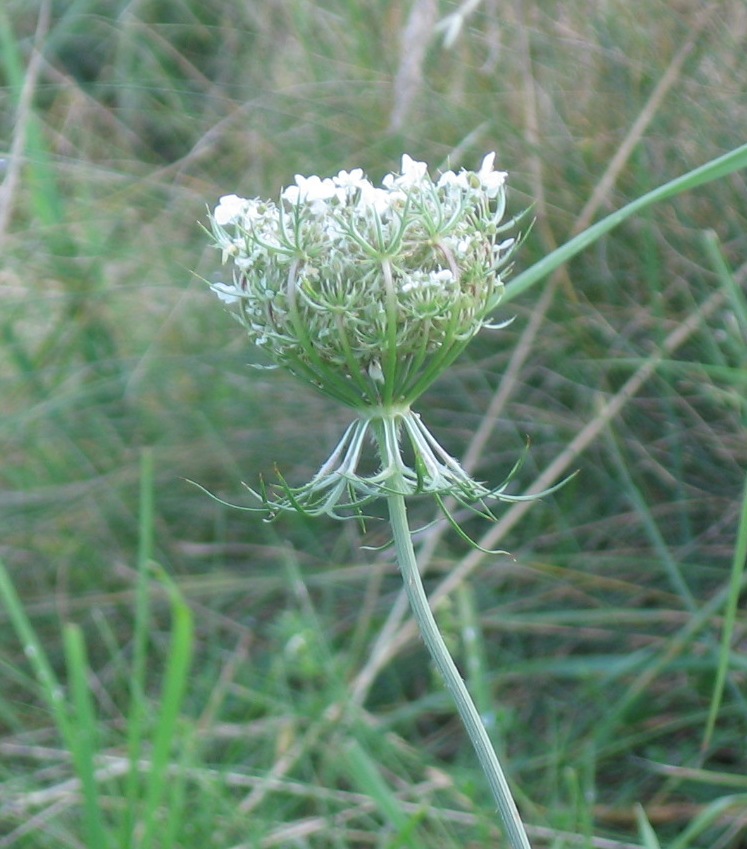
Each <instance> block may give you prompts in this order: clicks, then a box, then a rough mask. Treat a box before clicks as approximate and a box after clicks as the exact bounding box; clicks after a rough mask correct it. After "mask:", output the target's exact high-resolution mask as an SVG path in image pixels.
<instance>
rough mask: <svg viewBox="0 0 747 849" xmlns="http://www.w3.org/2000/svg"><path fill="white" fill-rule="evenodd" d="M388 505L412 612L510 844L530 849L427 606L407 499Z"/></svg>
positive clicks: (490, 747) (517, 848) (396, 497)
mask: <svg viewBox="0 0 747 849" xmlns="http://www.w3.org/2000/svg"><path fill="white" fill-rule="evenodd" d="M387 505H388V508H389V520H390V522H391V526H392V534H393V539H394V547H395V551H396V553H397V562H398V564H399V568H400V572H401V574H402V581H403V583H404V586H405V592H406V593H407V599H408V601H409V602H410V609H411V610H412V612H413V615H414V617H415V620H416V622H417V623H418V627H419V629H420V633H421V635H422V637H423V641H424V642H425V645H426V647H427V649H428V651H429V653H430V655H431V658H432V659H433V662H434V663H435V665H436V667H437V668H438V671H439V672H440V673H441V675H442V677H443V679H444V683H445V684H446V687H447V689H448V690H449V692H450V693H451V695H452V698H453V699H454V703H455V705H456V708H457V711H458V712H459V716H460V718H461V720H462V723H463V725H464V728H465V730H466V731H467V734H468V736H469V739H470V741H471V742H472V746H473V748H474V750H475V752H476V754H477V757H478V759H479V761H480V765H481V766H482V770H483V772H484V773H485V777H486V778H487V780H488V784H489V786H490V790H491V793H492V794H493V798H494V799H495V802H496V804H497V806H498V812H499V814H500V817H501V821H502V823H503V827H504V830H505V832H506V836H507V838H508V841H509V844H510V845H511V847H512V849H531V847H530V845H529V838H528V837H527V833H526V830H525V829H524V824H523V823H522V821H521V817H520V816H519V811H518V810H517V808H516V803H515V802H514V799H513V796H512V795H511V790H510V788H509V786H508V782H507V781H506V776H505V774H504V772H503V768H502V767H501V764H500V761H499V760H498V756H497V755H496V753H495V749H494V748H493V745H492V743H491V742H490V738H489V737H488V733H487V731H486V730H485V725H484V723H483V721H482V719H481V717H480V714H479V713H478V710H477V708H476V707H475V703H474V702H473V701H472V697H471V696H470V694H469V690H467V687H466V686H465V683H464V681H463V680H462V676H461V675H460V674H459V670H458V669H457V667H456V664H455V663H454V661H453V660H452V657H451V655H450V654H449V650H448V648H447V647H446V643H445V642H444V639H443V637H442V636H441V632H440V631H439V629H438V625H437V624H436V620H435V618H434V617H433V613H432V612H431V608H430V605H429V604H428V599H427V597H426V594H425V588H424V587H423V582H422V580H421V578H420V571H419V569H418V565H417V561H416V558H415V551H414V549H413V546H412V538H411V536H410V528H409V524H408V521H407V510H406V505H405V499H404V497H403V496H402V495H400V494H398V493H392V494H391V495H389V496H388V497H387Z"/></svg>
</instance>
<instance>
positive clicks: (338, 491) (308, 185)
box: [210, 154, 551, 849]
mask: <svg viewBox="0 0 747 849" xmlns="http://www.w3.org/2000/svg"><path fill="white" fill-rule="evenodd" d="M493 160H494V155H493V154H488V156H486V157H485V158H484V159H483V161H482V164H481V166H480V168H479V169H478V170H477V171H465V170H462V171H459V172H458V173H455V172H453V171H446V172H444V173H443V174H441V175H440V177H439V178H438V179H437V180H434V179H432V178H431V176H430V175H429V173H428V169H427V167H426V165H425V163H423V162H416V161H414V160H413V159H411V158H410V157H409V156H404V157H403V158H402V168H401V173H399V174H388V175H387V176H386V177H385V178H384V180H383V181H382V184H381V186H380V187H375V186H374V185H373V184H372V183H371V182H369V180H368V179H367V178H366V177H364V175H363V172H362V170H361V169H354V170H353V171H350V172H348V171H340V172H339V173H338V174H337V176H336V177H331V178H324V179H321V178H319V177H316V176H312V177H302V176H300V175H297V176H296V179H295V185H293V186H289V187H287V188H286V189H285V190H284V191H283V192H282V193H281V195H280V198H279V200H278V202H277V203H275V202H273V201H266V200H261V199H259V198H254V199H246V198H240V197H238V196H237V195H226V196H224V197H222V198H221V200H220V203H219V204H218V206H217V207H216V208H215V210H214V212H213V214H212V216H211V220H210V223H211V229H212V235H213V239H214V244H215V246H216V247H217V248H219V249H220V251H221V253H222V256H223V261H224V262H226V261H228V260H229V259H230V260H231V263H232V265H233V279H232V281H231V282H217V283H213V284H212V285H211V288H212V290H213V291H214V292H215V294H216V295H218V297H219V298H220V299H221V300H222V301H223V302H224V303H226V304H229V305H232V307H233V308H234V309H235V312H234V315H235V317H236V318H237V319H238V321H239V322H240V324H241V325H242V326H243V327H244V329H245V331H246V333H247V334H248V336H249V339H250V341H252V342H253V343H254V344H255V345H256V346H257V347H258V348H260V349H261V350H263V351H264V352H265V353H266V354H267V356H268V358H269V359H270V361H271V362H272V363H273V364H274V365H276V366H280V367H283V368H285V369H287V370H288V371H290V372H291V373H292V374H294V375H296V377H298V378H299V379H301V380H302V381H304V382H305V383H307V384H309V385H311V386H313V387H314V388H315V389H316V390H318V391H319V392H322V393H323V394H324V395H326V396H327V397H330V398H334V399H335V400H336V401H339V402H341V403H342V404H344V405H345V406H347V407H348V408H350V409H351V410H352V411H353V412H354V414H355V418H354V420H353V421H352V423H351V424H350V425H349V426H348V427H347V429H346V430H345V432H344V434H343V435H342V438H341V439H340V441H339V442H338V444H337V446H336V447H335V448H334V450H333V451H332V453H331V454H330V456H329V458H328V459H327V460H326V461H325V462H324V463H323V464H322V466H321V468H320V469H319V471H318V472H317V473H316V474H315V475H314V476H313V477H312V479H311V480H310V481H308V483H306V484H303V485H301V486H291V485H290V484H288V483H287V482H286V481H285V480H284V479H283V478H282V477H280V482H279V485H276V486H274V487H268V486H266V485H265V484H264V483H261V485H260V487H259V489H258V490H250V491H251V492H252V493H253V494H254V495H255V496H256V497H257V498H258V499H259V500H260V501H261V502H262V508H261V509H263V510H265V511H267V514H268V515H269V517H270V518H273V517H274V516H276V515H277V514H278V513H281V512H283V511H298V512H300V513H302V514H304V515H307V516H317V515H322V514H324V515H328V516H332V517H334V518H346V517H348V516H349V515H351V514H352V515H362V514H363V511H364V509H365V508H366V506H367V505H369V504H370V503H371V502H373V501H374V500H377V499H380V498H383V499H385V500H386V502H387V505H388V511H389V520H390V523H391V528H392V538H393V544H394V549H395V552H396V557H397V561H398V564H399V568H400V571H401V573H402V578H403V581H404V585H405V590H406V592H407V596H408V599H409V602H410V606H411V608H412V611H413V615H414V616H415V618H416V620H417V622H418V625H419V626H420V630H421V633H422V635H423V639H424V641H425V643H426V646H427V648H428V651H429V652H430V654H431V657H432V658H433V661H434V663H435V664H436V666H437V667H438V669H439V671H440V673H441V675H442V676H443V679H444V681H445V683H446V686H447V687H448V689H449V691H450V692H451V694H452V696H453V698H454V701H455V703H456V706H457V710H458V712H459V715H460V717H461V719H462V722H463V723H464V727H465V729H466V731H467V733H468V735H469V738H470V740H471V741H472V745H473V746H474V749H475V751H476V753H477V756H478V759H479V761H480V764H481V766H482V768H483V771H484V772H485V775H486V777H487V780H488V783H489V785H490V789H491V791H492V794H493V797H494V798H495V801H496V803H497V806H498V810H499V813H500V816H501V821H502V823H503V826H504V828H505V831H506V834H507V836H508V839H509V843H510V845H511V849H530V846H529V841H528V839H527V835H526V831H525V830H524V827H523V825H522V822H521V818H520V817H519V813H518V811H517V808H516V805H515V803H514V801H513V798H512V796H511V792H510V790H509V787H508V784H507V781H506V778H505V775H504V773H503V770H502V768H501V765H500V763H499V761H498V757H497V755H496V753H495V751H494V749H493V747H492V745H491V743H490V739H489V737H488V734H487V731H486V730H485V726H484V725H483V723H482V720H481V718H480V715H479V713H478V711H477V709H476V708H475V705H474V703H473V701H472V699H471V697H470V695H469V692H468V690H467V688H466V686H465V684H464V682H463V681H462V678H461V676H460V675H459V671H458V670H457V668H456V665H455V664H454V661H453V660H452V658H451V656H450V655H449V652H448V650H447V648H446V645H445V643H444V641H443V638H442V637H441V634H440V632H439V630H438V626H437V624H436V621H435V619H434V617H433V614H432V612H431V610H430V607H429V605H428V600H427V597H426V594H425V590H424V588H423V584H422V581H421V578H420V574H419V571H418V566H417V562H416V559H415V553H414V549H413V544H412V539H411V534H410V529H409V525H408V520H407V511H406V504H405V499H406V498H408V497H410V496H414V495H430V496H432V497H433V498H434V499H435V500H436V502H437V503H438V505H439V507H441V509H442V510H443V511H444V513H445V515H446V518H447V519H448V521H449V522H450V523H451V525H452V527H453V528H454V529H455V530H456V531H457V532H458V533H459V534H460V535H462V536H463V537H464V538H465V539H466V538H467V537H466V535H465V534H464V531H462V529H461V528H460V527H459V525H458V524H457V522H456V520H455V518H454V517H453V516H452V515H451V514H450V513H448V512H446V508H445V499H446V498H447V496H450V497H452V498H453V499H455V500H456V502H457V503H458V504H459V505H461V506H462V507H467V508H469V509H471V510H473V511H475V512H477V513H478V514H480V515H482V516H484V517H486V518H488V519H494V516H493V514H492V512H491V507H490V504H491V502H495V501H524V500H529V499H530V498H537V497H539V496H538V495H534V496H521V495H512V494H509V493H508V492H507V491H506V489H507V486H508V484H509V482H510V480H511V478H512V477H513V474H514V473H515V472H516V470H517V469H518V468H519V466H520V464H521V461H519V462H518V463H517V464H516V465H515V466H514V468H513V469H512V470H511V472H510V473H509V475H508V478H507V480H506V481H504V482H503V483H502V484H501V485H500V486H498V487H495V488H492V489H491V488H489V487H486V486H485V485H484V484H482V483H480V482H478V481H475V480H473V479H472V477H470V475H468V474H467V472H466V471H465V470H464V469H463V468H462V467H461V465H460V464H459V462H458V461H457V460H456V459H454V458H453V457H452V456H451V455H450V454H449V453H448V452H447V451H446V450H445V449H444V448H443V447H442V446H441V445H440V444H439V442H438V440H437V439H436V438H435V437H434V436H433V434H432V433H431V432H430V431H429V430H428V428H427V427H426V425H425V424H424V423H423V422H422V420H421V418H420V416H419V415H418V414H417V413H416V412H414V411H413V409H412V405H413V403H414V402H415V401H416V400H417V399H418V398H419V397H420V395H421V394H422V393H423V392H424V391H425V390H426V389H427V388H428V387H429V386H430V385H431V384H432V383H433V382H434V381H435V380H436V379H437V378H438V377H439V376H440V375H441V374H442V373H443V371H444V370H445V369H446V368H448V366H449V365H451V363H452V362H454V360H455V359H456V358H457V357H458V356H459V355H460V354H461V353H462V351H463V350H464V348H465V347H466V346H467V345H468V344H469V342H470V340H471V339H472V338H473V337H474V336H475V335H476V334H477V333H478V332H479V331H480V330H481V329H483V328H490V329H495V328H496V327H498V328H499V327H502V326H503V325H493V324H491V323H490V314H491V312H492V311H493V310H494V309H495V307H496V305H497V304H498V302H499V301H500V298H501V294H502V292H503V278H502V275H503V274H504V273H505V271H506V269H507V265H508V262H509V260H510V257H511V256H512V254H513V251H514V249H515V247H516V245H517V243H518V241H517V238H516V237H514V236H505V235H504V234H506V232H507V231H508V230H510V229H511V228H512V227H513V226H514V224H515V223H516V220H515V219H514V220H510V221H504V220H503V218H504V214H505V210H506V193H505V180H506V174H505V173H504V172H502V171H495V170H494V169H493ZM369 442H373V444H374V445H375V447H376V449H377V454H378V459H379V467H378V469H377V470H376V471H375V472H373V473H370V472H366V473H363V472H361V471H360V470H359V466H360V464H361V459H362V457H363V455H364V452H365V450H366V448H367V446H368V443H369ZM405 449H406V450H405ZM405 456H408V457H411V458H412V460H411V461H410V463H409V464H408V462H407V461H406V459H405ZM550 491H551V490H550ZM542 494H544V493H542Z"/></svg>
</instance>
